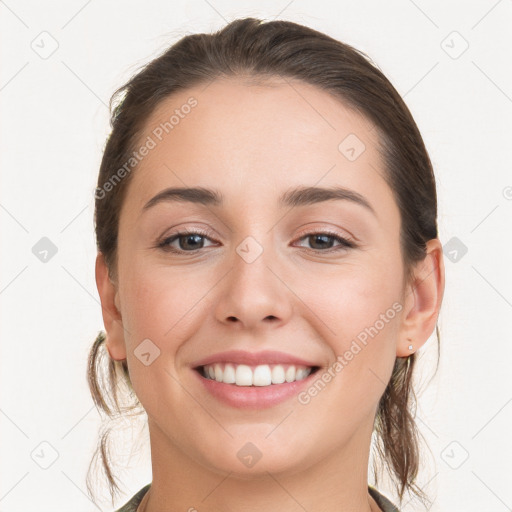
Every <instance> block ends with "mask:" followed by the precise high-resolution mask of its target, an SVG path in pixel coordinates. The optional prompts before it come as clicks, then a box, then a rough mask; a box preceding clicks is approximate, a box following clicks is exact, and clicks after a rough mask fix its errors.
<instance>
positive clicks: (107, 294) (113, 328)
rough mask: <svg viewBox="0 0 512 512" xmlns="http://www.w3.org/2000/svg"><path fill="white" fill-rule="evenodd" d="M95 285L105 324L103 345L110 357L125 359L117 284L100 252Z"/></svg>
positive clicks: (97, 257)
mask: <svg viewBox="0 0 512 512" xmlns="http://www.w3.org/2000/svg"><path fill="white" fill-rule="evenodd" d="M96 287H97V288H98V293H99V296H100V301H101V313H102V316H103V324H104V325H105V334H106V340H105V345H106V347H107V350H108V353H109V355H110V357H111V358H112V359H115V360H118V361H120V360H123V359H126V346H125V340H124V327H123V320H122V317H121V312H120V300H119V293H118V289H117V286H116V285H115V284H114V283H113V282H112V281H111V279H110V276H109V275H108V267H107V264H106V262H105V258H104V256H103V254H102V253H101V252H98V254H97V256H96Z"/></svg>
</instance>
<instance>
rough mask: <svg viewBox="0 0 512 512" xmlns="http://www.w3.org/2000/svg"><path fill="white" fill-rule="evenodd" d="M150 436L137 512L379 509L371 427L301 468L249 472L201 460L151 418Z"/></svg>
mask: <svg viewBox="0 0 512 512" xmlns="http://www.w3.org/2000/svg"><path fill="white" fill-rule="evenodd" d="M367 430H368V429H367ZM150 437H151V460H152V466H153V481H152V484H151V487H150V489H149V491H148V492H147V493H146V495H145V496H144V499H143V501H142V502H141V504H140V506H139V509H138V512H161V511H162V510H166V511H168V512H173V511H178V510H186V511H190V512H195V511H199V512H213V511H218V510H243V511H244V512H256V511H261V510H279V511H280V512H297V511H301V510H323V511H325V512H339V511H340V510H343V511H345V512H379V511H380V508H379V507H378V505H377V504H376V503H375V501H374V500H373V498H372V497H371V496H370V495H369V493H368V484H367V474H368V455H369V446H370V438H371V430H369V431H368V432H365V431H363V429H361V430H359V431H358V432H357V433H356V434H355V435H354V436H353V437H352V438H351V439H350V440H349V441H348V442H347V443H346V444H345V445H344V446H342V447H340V448H339V449H338V450H335V451H333V452H332V453H331V454H329V456H328V457H326V458H323V459H320V460H317V461H315V462H313V463H312V464H308V465H304V468H303V469H302V470H299V471H297V470H295V472H291V471H285V470H283V471H277V470H274V471H266V470H264V469H260V471H259V472H258V473H256V472H254V473H253V474H252V475H251V476H250V477H247V476H244V475H239V474H237V473H235V472H217V471H215V470H214V469H210V468H207V467H206V466H205V465H202V464H199V463H197V461H196V460H194V459H192V458H191V457H189V456H187V455H186V454H185V453H184V452H183V451H182V450H181V449H180V448H179V447H177V446H176V444H175V443H173V442H172V440H171V439H169V438H168V437H167V436H165V434H164V432H162V431H161V430H160V429H159V428H158V426H157V425H155V424H152V422H151V420H150ZM362 447H366V449H362ZM255 467H256V466H255ZM169 504H172V508H170V507H169Z"/></svg>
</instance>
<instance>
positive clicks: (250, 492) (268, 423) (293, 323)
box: [96, 79, 444, 512]
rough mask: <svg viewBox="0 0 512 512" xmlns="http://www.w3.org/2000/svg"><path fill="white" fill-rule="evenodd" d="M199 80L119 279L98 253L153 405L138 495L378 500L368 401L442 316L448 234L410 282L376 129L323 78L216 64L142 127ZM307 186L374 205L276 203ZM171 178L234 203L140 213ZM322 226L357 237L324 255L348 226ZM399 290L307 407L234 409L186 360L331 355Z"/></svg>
mask: <svg viewBox="0 0 512 512" xmlns="http://www.w3.org/2000/svg"><path fill="white" fill-rule="evenodd" d="M190 96H194V97H195V98H196V99H197V100H198V105H197V106H196V107H195V108H193V109H192V111H191V112H190V114H188V115H187V116H186V117H185V118H184V119H182V120H181V121H180V123H179V124H178V125H176V126H175V127H174V129H173V131H172V132H171V133H170V134H169V135H167V136H165V137H164V138H163V140H162V141H161V142H159V144H158V145H157V147H155V148H154V149H152V150H151V151H150V152H149V154H148V155H147V156H146V157H145V158H144V159H143V160H142V162H141V163H140V164H139V165H138V167H137V169H136V171H134V175H133V176H132V180H133V181H132V182H131V183H130V185H129V188H128V190H127V195H126V197H125V202H124V203H123V207H122V210H121V215H120V226H119V245H118V260H117V261H118V276H117V279H116V280H113V281H112V280H110V279H109V277H108V274H107V267H106V265H105V262H104V259H103V256H102V255H101V253H100V254H98V258H97V262H96V282H97V286H98V291H99V294H100V298H101V304H102V309H103V319H104V324H105V331H106V335H107V340H106V345H107V348H108V351H109V353H110V356H111V357H112V358H114V359H118V360H120V359H124V358H127V362H128V366H129V370H130V376H131V380H132V383H133V387H134V389H135V391H136V394H137V396H138V398H139V400H140V401H141V403H142V405H143V406H144V408H145V410H146V412H147V415H148V426H149V433H150V441H151V454H152V469H153V481H152V487H151V489H150V491H149V492H148V493H147V494H146V496H145V499H144V501H143V503H142V504H141V506H140V507H139V510H140V511H141V510H145V512H156V511H162V510H166V511H171V510H172V511H178V510H189V509H190V508H191V507H195V508H196V509H197V510H198V511H200V512H203V511H216V510H226V511H230V510H232V511H235V510H236V511H247V512H250V511H261V510H280V511H281V512H292V511H293V512H296V511H303V510H304V509H305V510H322V511H326V512H330V511H332V512H334V511H339V510H344V511H347V512H348V511H354V512H356V511H357V512H368V511H375V510H379V508H378V506H377V504H376V503H375V502H374V500H373V499H372V498H371V497H370V496H369V494H368V490H367V474H368V473H367V472H368V463H369V448H370V440H371V434H372V428H373V422H374V417H375V413H376V410H377V406H378V402H379V399H380V397H381V395H382V393H383V392H384V390H385V387H386V385H387V383H388V381H389V378H390V377H391V373H392V369H393V364H394V362H395V357H397V356H398V357H406V356H407V355H409V354H410V353H411V351H410V350H409V349H408V346H409V344H410V343H412V344H413V345H414V350H418V349H419V348H420V347H421V346H422V345H423V344H424V343H425V342H426V341H427V339H428V338H429V336H430V335H431V334H432V332H433V330H434V328H435V325H436V321H437V317H438V314H439V309H440V306H441V302H442V296H443V292H444V267H443V258H442V246H441V243H440V241H439V240H438V239H435V240H431V241H430V242H429V243H428V245H427V256H426V258H425V260H424V261H422V262H421V263H420V264H418V265H417V266H416V267H415V280H414V282H412V283H406V282H404V278H403V274H404V268H403V264H402V259H401V254H400V247H399V229H400V212H399V210H398V207H397V205H396V203H395V201H394V198H393V196H392V191H391V189H390V188H389V187H388V185H387V184H386V182H385V181H384V179H383V178H382V176H381V174H382V173H383V164H382V161H381V158H380V155H379V153H378V152H377V133H376V130H375V129H374V128H373V127H372V125H371V124H370V123H369V121H368V120H366V119H365V118H363V117H361V116H360V115H359V114H357V113H356V112H354V111H351V110H349V109H348V108H346V107H345V106H344V105H343V104H341V103H340V102H339V101H338V100H336V99H334V98H332V97H331V96H330V95H328V94H327V93H326V92H324V91H321V90H319V89H317V88H315V87H313V86H310V85H308V84H304V83H301V82H297V81H296V82H290V81H288V82H284V81H279V80H277V79H276V80H273V81H272V83H271V84H270V83H269V84H260V85H249V84H247V83H246V82H244V81H243V80H242V79H222V80H220V79H218V80H216V81H214V82H213V83H211V84H210V85H209V86H208V87H206V88H205V86H204V85H201V86H199V87H195V88H191V89H189V90H187V91H181V92H180V93H179V94H176V95H174V96H173V97H170V98H168V99H166V100H165V101H163V102H162V103H161V104H160V105H159V107H158V108H157V110H156V111H155V112H154V113H153V114H152V116H151V118H150V119H149V121H148V123H147V125H146V133H145V134H143V135H142V136H141V140H144V139H145V138H146V137H147V135H150V134H151V131H152V130H153V129H154V128H155V127H156V126H158V124H159V123H160V122H161V121H164V120H166V119H168V118H169V116H170V115H171V114H172V113H173V111H174V109H175V108H180V106H181V105H183V104H184V103H186V101H187V99H188V98H189V97H190ZM350 133H353V134H356V135H357V137H359V139H361V140H362V141H363V142H364V144H365V146H366V150H365V151H364V152H363V153H362V154H361V155H360V156H359V158H357V159H356V160H355V161H349V160H348V159H347V158H346V157H345V156H344V154H342V153H341V152H340V151H339V150H338V145H339V144H340V142H341V141H342V140H343V139H344V138H345V137H346V136H347V135H348V134H350ZM300 185H307V186H309V185H311V186H313V185H316V186H325V187H328V186H333V185H339V186H344V187H347V188H350V189H352V190H354V191H356V192H358V193H360V194H361V195H363V196H364V197H365V198H366V199H367V200H368V201H369V202H370V203H371V205H372V207H373V208H374V210H375V212H376V216H374V215H373V214H372V213H371V212H370V211H368V210H366V209H365V208H363V207H362V206H360V205H358V204H355V203H353V202H349V201H341V200H336V201H328V202H323V203H319V204H314V205H307V206H300V207H297V208H293V209H291V208H289V207H285V208H280V207H279V205H278V202H277V198H278V196H279V195H280V194H281V193H282V192H284V191H285V190H288V189H289V188H291V187H294V186H300ZM170 186H180V187H182V186H203V187H207V188H215V189H217V190H219V191H220V192H222V194H223V196H224V197H225V204H223V205H222V206H212V205H210V206H207V207H206V206H202V205H198V204H192V203H187V202H174V203H160V204H158V205H156V206H154V207H153V208H150V209H148V210H147V211H146V212H145V213H142V207H143V205H144V204H145V203H146V202H147V201H148V200H149V199H151V198H152V197H153V196H155V195H156V194H157V193H158V192H160V191H161V190H163V189H165V188H167V187H170ZM186 227H189V228H196V229H197V228H199V229H209V230H210V231H211V232H212V233H213V235H214V236H213V237H210V238H203V239H199V243H196V245H195V246H194V247H197V249H195V252H190V249H188V250H189V252H184V253H183V255H178V254H174V253H172V252H165V251H163V250H162V249H158V248H155V246H156V244H157V242H158V241H160V240H162V239H164V238H166V237H169V236H170V235H171V234H174V233H175V232H178V231H181V230H182V229H183V228H186ZM325 229H328V230H331V231H335V232H336V233H337V234H338V235H339V236H342V237H346V238H349V239H352V240H357V244H358V245H357V247H356V248H346V249H343V248H342V249H341V250H339V251H337V252H331V253H330V254H327V253H326V252H325V251H327V250H329V249H328V247H331V246H332V247H339V243H338V242H337V241H335V240H332V239H327V244H329V243H330V244H331V245H326V244H325V243H324V245H318V244H317V245H314V242H315V241H314V240H313V241H311V238H310V237H308V236H306V234H305V233H312V232H313V233H315V232H318V233H322V232H323V231H322V230H325ZM324 232H325V231H324ZM247 236H251V237H253V238H254V239H255V240H257V241H258V243H259V244H260V245H261V247H262V248H263V252H262V254H261V255H260V256H259V257H258V258H257V259H256V260H255V261H254V262H252V263H247V262H246V261H244V259H242V258H241V257H240V256H239V255H238V253H237V252H236V248H237V246H238V245H239V244H240V243H241V242H242V241H243V240H244V239H245V238H246V237H247ZM201 241H202V243H203V244H204V246H203V248H201ZM184 243H185V244H186V240H185V241H184ZM172 246H173V247H174V248H176V249H177V250H179V249H180V248H181V249H182V250H183V251H186V249H187V248H188V247H189V246H187V245H185V246H184V245H183V243H182V245H180V244H179V241H174V242H173V243H172ZM323 247H325V248H323ZM315 248H316V249H317V250H316V252H315V251H314V249H315ZM322 251H324V252H322ZM395 302H398V303H400V304H401V305H402V310H401V312H399V313H398V314H397V315H396V316H395V317H394V318H393V319H392V320H389V321H388V323H386V324H385V327H384V328H382V329H381V330H380V331H379V332H378V334H377V335H376V336H374V337H373V338H369V341H368V343H367V345H366V346H364V349H363V350H361V351H360V352H359V353H358V354H357V355H356V356H355V357H354V358H353V359H352V360H351V361H350V363H349V364H348V365H347V366H346V367H344V368H343V370H342V371H341V372H339V373H337V374H336V377H335V378H334V379H332V380H331V382H330V383H329V384H328V385H327V386H326V387H325V389H323V390H322V391H321V392H320V393H318V395H317V396H315V397H314V398H313V399H312V400H311V401H310V402H309V403H308V404H306V405H302V404H300V403H299V402H298V401H297V399H296V397H293V398H292V399H290V400H287V401H286V402H284V403H282V404H280V405H277V406H275V407H271V408H268V409H263V410H259V411H247V410H239V409H237V408H234V407H230V406H228V405H224V404H222V403H221V402H218V401H217V400H216V399H215V398H213V397H212V396H210V395H209V394H207V392H206V391H204V390H203V388H202V386H200V385H199V384H200V383H199V382H198V381H197V378H196V376H195V375H194V374H193V373H192V372H193V370H192V369H191V366H190V365H191V363H192V362H193V361H197V360H198V359H199V358H202V357H205V356H209V355H211V354H214V353H217V352H220V351H224V350H230V349H242V350H248V351H259V350H264V349H270V350H280V351H283V352H287V353H289V354H294V355H297V356H299V357H302V358H305V359H307V360H312V361H319V362H321V364H322V366H323V367H325V369H327V368H328V367H330V366H331V365H332V364H333V363H334V362H335V361H336V357H337V355H339V354H343V353H344V352H345V351H346V350H347V349H349V347H350V344H351V342H352V341H353V340H354V339H355V338H356V336H357V335H358V334H359V333H360V332H362V331H364V329H365V328H366V327H369V326H372V325H374V324H375V321H376V320H377V319H378V318H379V315H380V314H382V313H385V312H386V311H387V310H388V309H389V308H390V307H391V306H392V304H393V303H395ZM146 338H149V339H150V340H151V341H152V343H154V344H155V345H156V346H157V347H158V348H159V350H160V355H159V357H157V358H156V359H155V360H154V361H153V362H152V363H151V364H150V365H148V366H146V365H144V364H142V363H141V361H140V360H139V359H138V358H137V357H136V355H135V354H134V350H135V349H136V348H137V346H138V345H139V343H141V341H142V340H144V339H146ZM409 340H412V341H409ZM319 375H320V374H319ZM247 442H251V443H253V444H254V445H256V446H257V447H258V449H259V451H260V452H261V453H262V457H261V459H260V460H259V461H258V462H257V463H256V464H255V465H254V466H253V467H252V468H249V467H246V466H245V465H244V464H242V463H241V462H240V460H239V459H238V457H237V452H238V451H239V450H240V449H241V447H243V446H244V445H245V444H246V443H247Z"/></svg>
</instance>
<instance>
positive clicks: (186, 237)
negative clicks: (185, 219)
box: [158, 229, 209, 253]
mask: <svg viewBox="0 0 512 512" xmlns="http://www.w3.org/2000/svg"><path fill="white" fill-rule="evenodd" d="M201 239H209V233H205V232H204V231H201V230H194V229H186V230H184V231H180V232H179V233H174V234H173V235H171V236H169V237H167V238H165V239H164V240H162V241H161V242H160V243H159V244H158V247H159V248H161V249H162V250H164V251H169V252H176V253H184V252H195V251H197V250H198V249H202V248H203V247H204V240H201ZM175 242H177V245H178V247H176V246H173V245H171V244H175Z"/></svg>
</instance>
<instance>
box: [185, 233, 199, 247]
mask: <svg viewBox="0 0 512 512" xmlns="http://www.w3.org/2000/svg"><path fill="white" fill-rule="evenodd" d="M201 238H202V236H201V235H197V234H191V235H185V236H183V237H182V240H183V239H185V240H186V242H185V245H188V243H189V241H190V240H194V239H195V240H196V242H197V239H201ZM200 245H201V244H200ZM184 248H186V247H183V245H182V249H184ZM191 248H192V249H196V248H197V247H195V246H194V242H192V247H191Z"/></svg>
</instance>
